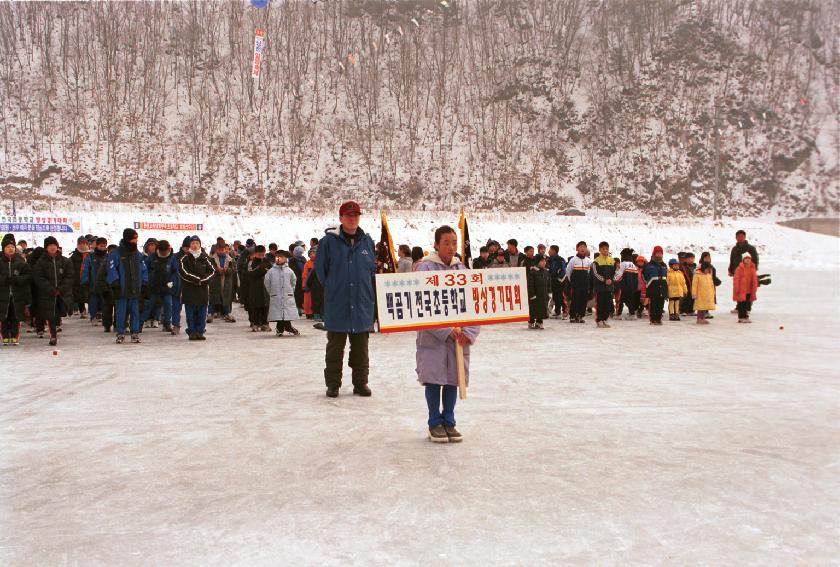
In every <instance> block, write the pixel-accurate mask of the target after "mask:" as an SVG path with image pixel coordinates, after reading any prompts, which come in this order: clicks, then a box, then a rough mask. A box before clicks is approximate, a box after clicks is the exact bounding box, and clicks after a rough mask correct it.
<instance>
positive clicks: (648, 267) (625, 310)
mask: <svg viewBox="0 0 840 567" xmlns="http://www.w3.org/2000/svg"><path fill="white" fill-rule="evenodd" d="M745 236H746V235H745V234H744V233H743V231H739V232H738V235H737V238H738V243H737V244H736V246H735V248H733V251H732V256H731V258H730V264H729V273H730V275H731V276H732V278H733V300H734V301H735V302H736V303H737V307H736V311H737V313H738V322H739V323H749V322H750V309H751V306H752V303H753V302H754V301H756V299H757V290H758V287H759V283H760V282H759V275H758V273H757V266H758V255H757V252H756V250H755V248H754V247H753V246H752V245H750V244H749V243H747V242H746V238H745ZM318 242H319V241H318V239H317V238H312V239H311V240H310V241H309V246H308V252H307V247H306V244H305V243H304V242H302V241H296V242H294V243H292V244H290V245H289V246H288V250H285V249H280V248H279V247H278V246H277V244H274V243H271V244H268V246H267V247H266V246H265V245H262V244H257V243H256V242H255V241H254V240H253V239H248V240H246V241H245V243H242V242H240V241H238V240H237V241H235V242H233V244H232V245H230V244H228V243H227V242H226V241H225V240H224V239H223V238H221V237H220V238H217V239H216V242H215V243H214V244H213V245H212V246H211V247H210V249H209V250H207V251H205V249H204V247H203V246H202V242H201V239H200V238H199V237H198V236H188V237H186V238H184V239H183V242H182V243H181V246H180V247H179V248H178V249H177V250H176V249H174V247H173V246H172V245H170V243H169V242H168V241H167V240H156V239H154V238H149V239H148V240H147V241H146V243H145V244H144V246H143V247H142V249H139V248H138V234H137V232H136V231H135V230H134V229H131V228H127V229H125V230H124V231H123V234H122V239H121V240H120V242H119V243H117V244H109V243H108V241H107V240H106V239H105V238H102V237H96V236H93V235H86V236H83V237H79V239H78V241H77V247H76V249H75V250H73V252H72V253H71V254H70V255H69V256H66V257H65V256H64V255H63V254H62V250H61V248H60V246H59V243H58V241H57V240H56V238H54V237H52V236H50V237H47V238H46V239H45V240H44V243H43V246H42V247H36V248H28V247H27V243H26V242H25V241H20V242H17V241H16V240H15V237H14V235H12V234H7V235H5V237H4V238H3V241H2V245H3V254H2V263H0V330H2V337H3V344H4V345H17V344H18V343H19V340H20V329H21V322H24V323H25V324H27V325H29V326H30V329H29V331H30V332H32V333H34V334H35V336H37V337H39V338H43V337H45V335H46V334H48V335H49V344H50V345H56V344H57V342H58V334H59V333H60V332H61V331H62V328H61V320H62V318H64V317H69V316H72V315H74V314H78V315H79V316H81V317H88V318H89V320H90V321H91V323H92V324H93V325H101V326H102V328H103V329H104V331H105V332H106V333H114V334H115V335H116V342H117V343H123V342H124V341H125V340H126V336H127V335H128V337H130V340H131V342H133V343H139V342H140V335H141V333H142V332H143V329H144V328H145V329H149V328H157V327H160V328H161V330H162V331H164V332H167V333H169V334H171V335H178V334H180V333H181V327H182V318H181V316H182V312H183V314H184V316H185V320H186V329H185V334H186V335H187V337H188V338H189V339H190V340H199V341H200V340H204V339H205V331H206V325H207V324H208V323H212V322H214V321H221V322H227V323H235V322H236V320H235V318H234V317H233V314H232V310H231V307H232V305H233V303H235V302H239V303H241V304H242V305H243V307H244V308H245V310H246V312H247V313H248V319H249V328H250V330H251V331H252V332H264V331H270V330H271V327H270V325H269V323H275V329H274V330H275V333H276V334H277V335H278V336H282V335H283V334H286V333H288V334H290V335H299V331H298V330H297V329H296V328H295V327H294V325H293V322H294V321H296V320H298V319H300V318H306V319H310V320H312V322H313V323H314V327H315V328H317V329H320V330H323V329H324V327H323V324H322V309H323V304H324V289H323V286H322V285H321V283H320V282H319V281H318V276H317V273H316V271H315V270H314V269H313V267H314V263H315V258H316V255H317V247H318ZM397 252H398V256H399V261H398V262H397V265H396V266H395V268H397V269H398V270H399V271H403V272H405V271H413V270H417V269H419V268H420V266H421V265H422V263H423V262H426V261H428V256H427V253H426V252H424V251H423V249H422V248H420V247H417V246H415V247H413V248H410V247H409V246H408V245H405V244H404V245H401V246H399V248H398V250H397ZM663 256H664V251H663V249H662V247H661V246H656V247H654V249H653V251H652V254H651V257H650V259H648V258H645V257H644V256H642V255H640V254H637V253H636V252H635V251H634V250H632V249H630V248H624V249H623V250H621V252H620V254H619V257H618V258H614V257H613V256H612V254H611V252H610V246H609V243H607V242H600V243H599V244H598V251H597V252H596V253H594V254H591V253H590V250H589V246H588V245H587V243H586V242H583V241H581V242H578V243H577V246H576V249H575V254H574V255H572V256H569V257H563V256H562V255H561V254H560V248H559V247H558V246H557V245H552V246H548V247H547V246H545V245H543V244H540V245H539V246H537V247H536V248H534V247H533V246H526V247H525V248H524V250H523V251H521V252H520V250H519V244H518V242H517V241H516V239H511V240H508V241H507V243H506V247H505V248H504V249H503V248H502V246H501V245H500V244H499V243H498V242H497V241H494V240H490V241H488V242H487V244H486V246H482V247H481V248H480V250H479V255H478V256H477V257H476V258H475V259H474V260H473V261H472V268H473V269H495V268H506V267H524V268H526V269H527V275H528V277H527V282H528V305H529V310H530V320H529V323H528V326H529V328H531V329H543V328H544V320H545V319H548V318H552V319H568V320H569V322H570V323H573V324H574V323H583V322H584V321H585V319H586V317H587V315H588V314H590V313H592V314H594V321H595V324H596V326H598V327H599V328H609V327H610V324H609V321H610V320H611V319H618V318H623V319H641V318H642V317H643V316H644V312H645V311H647V316H648V319H649V321H650V324H651V325H661V324H662V316H663V311H664V306H665V304H667V308H668V319H669V321H680V320H681V319H682V318H683V317H685V316H691V317H694V318H696V322H697V323H698V324H703V325H705V324H708V323H709V320H710V319H712V318H713V316H712V315H711V312H712V311H715V309H716V307H717V294H716V288H717V286H719V285H720V284H721V280H720V279H719V278H718V277H717V271H716V269H715V267H714V266H713V265H712V259H711V255H710V253H709V252H703V254H702V255H701V256H700V262H699V265H698V263H696V262H695V256H694V254H693V253H691V252H680V253H679V254H677V255H676V257H675V258H671V259H669V260H668V261H667V264H666V261H665V260H664V258H663ZM736 256H737V258H736ZM762 277H764V276H762ZM761 283H769V280H763V281H762V282H761Z"/></svg>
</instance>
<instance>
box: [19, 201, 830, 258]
mask: <svg viewBox="0 0 840 567" xmlns="http://www.w3.org/2000/svg"><path fill="white" fill-rule="evenodd" d="M138 207H141V206H139V205H136V204H131V205H119V204H112V203H108V204H101V205H95V204H94V205H92V206H91V205H89V206H88V208H87V210H77V211H72V210H66V209H60V210H59V209H57V210H55V211H53V212H52V213H51V214H54V215H61V216H64V217H67V218H68V219H70V220H71V221H78V222H79V224H80V231H81V234H86V233H90V234H95V235H98V236H105V237H107V238H109V239H110V240H111V241H112V242H116V241H118V240H119V238H120V237H121V235H122V231H123V229H124V228H125V227H132V226H134V223H135V222H155V223H194V224H201V225H203V230H201V231H192V232H197V233H198V235H199V236H200V237H201V238H202V240H203V242H204V243H205V244H206V245H207V246H209V245H210V244H212V243H214V242H215V240H216V237H217V236H222V237H224V238H225V239H226V240H227V241H228V242H233V240H235V239H240V240H242V241H244V240H245V239H246V238H247V237H253V238H254V239H256V240H257V241H258V242H261V243H264V244H268V243H269V242H276V243H278V244H279V245H280V246H281V247H286V246H288V245H289V244H290V243H292V242H294V241H296V240H298V239H300V240H303V241H304V242H307V243H308V242H309V239H310V238H312V237H321V236H323V234H324V229H325V228H327V227H330V226H336V225H337V222H338V218H337V216H338V215H337V213H336V214H315V213H311V212H309V213H307V212H296V211H290V210H283V209H278V210H268V211H260V209H253V210H249V209H245V208H243V209H231V208H226V209H225V208H221V209H220V208H209V207H201V206H196V207H193V206H185V205H180V206H179V205H159V206H153V205H149V206H147V207H145V206H144V207H143V208H138ZM362 207H363V208H364V209H365V210H366V214H365V215H364V217H363V219H362V224H361V226H362V228H363V229H364V230H366V231H368V232H370V233H371V234H372V235H373V237H374V239H378V238H379V233H380V229H381V225H380V219H379V210H377V209H373V208H368V207H367V205H366V204H365V203H362ZM37 212H39V211H26V213H37ZM42 212H43V211H42ZM587 213H588V214H587V216H585V217H566V216H558V215H556V214H553V213H523V212H519V213H469V211H468V216H467V218H468V221H469V223H470V224H469V226H470V235H471V238H472V244H473V255H474V256H477V255H478V247H479V246H480V245H481V244H484V243H485V242H486V241H487V239H488V238H494V239H496V240H499V241H501V242H502V243H504V242H505V241H506V240H507V239H508V238H517V239H518V240H519V242H520V248H522V247H524V246H525V245H526V244H531V245H534V246H536V245H537V244H538V243H540V242H542V243H545V244H546V245H550V244H558V245H559V246H560V250H561V253H562V254H564V255H566V256H569V255H572V254H574V250H575V244H576V243H577V242H578V241H579V240H586V241H587V242H589V244H590V246H591V247H592V249H593V250H595V249H596V246H597V243H598V242H600V241H601V240H607V241H608V242H609V243H610V244H611V246H612V250H613V251H614V253H615V254H617V253H618V251H619V250H620V249H621V248H623V247H625V246H629V247H632V248H634V249H635V250H636V251H637V252H639V253H641V254H643V255H645V256H647V257H650V254H651V251H652V250H653V247H654V246H655V245H657V244H658V245H661V246H662V247H663V248H664V249H665V253H666V260H667V258H668V257H669V256H676V253H677V252H679V251H681V250H691V251H693V252H694V253H695V254H697V256H698V257H699V254H700V252H702V251H704V250H709V251H711V252H712V256H713V260H714V263H715V264H716V265H717V266H718V267H719V268H723V269H725V268H726V266H727V264H728V258H729V251H730V249H731V248H732V245H733V244H734V242H735V231H736V230H738V229H740V228H743V229H744V230H746V231H747V234H748V238H749V241H750V242H751V243H752V244H754V245H755V246H756V247H757V248H758V251H759V254H760V255H761V262H762V264H763V266H764V268H765V269H764V270H762V271H766V269H769V268H774V269H793V268H801V269H806V270H829V271H835V272H836V271H838V270H840V239H837V238H835V237H832V236H826V235H820V234H812V233H807V232H803V231H800V230H796V229H792V228H787V227H783V226H780V225H778V224H776V222H775V219H772V218H753V219H750V218H745V219H725V220H720V221H712V220H707V219H692V220H686V219H654V218H650V217H645V216H641V215H623V216H616V215H614V214H611V213H607V212H603V211H587ZM18 214H19V215H20V214H24V213H21V212H19V213H18ZM44 214H46V212H44ZM388 221H389V225H390V228H391V231H392V234H393V237H394V244H395V245H398V244H403V243H405V244H410V245H412V246H422V247H423V248H425V249H430V248H431V245H432V242H433V240H434V231H435V229H436V228H437V227H439V226H440V225H441V224H447V223H448V224H450V225H452V226H457V222H458V213H457V212H441V211H393V212H389V213H388ZM139 233H140V242H141V243H142V242H144V241H145V240H146V239H147V238H149V237H155V238H167V239H169V240H170V242H172V243H176V244H178V243H180V242H181V241H182V240H183V238H184V236H186V235H187V234H189V233H190V232H187V231H161V230H140V231H139ZM78 235H79V232H75V233H72V234H71V233H68V234H59V235H56V236H57V237H58V239H59V242H61V243H62V245H63V246H64V247H65V249H66V250H67V251H68V253H69V251H70V250H72V249H73V248H74V247H75V245H76V242H75V240H76V237H77V236H78ZM17 236H18V237H19V238H27V239H28V241H29V243H30V245H31V244H33V243H40V242H42V241H43V239H44V237H46V236H47V234H18V235H17Z"/></svg>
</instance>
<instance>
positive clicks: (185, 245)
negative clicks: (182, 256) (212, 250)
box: [181, 236, 192, 248]
mask: <svg viewBox="0 0 840 567" xmlns="http://www.w3.org/2000/svg"><path fill="white" fill-rule="evenodd" d="M191 240H192V238H191V237H189V236H187V237H185V238H184V241H183V242H182V243H181V248H189V247H190V241H191Z"/></svg>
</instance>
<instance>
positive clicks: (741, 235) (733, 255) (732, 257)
mask: <svg viewBox="0 0 840 567" xmlns="http://www.w3.org/2000/svg"><path fill="white" fill-rule="evenodd" d="M747 252H749V254H750V257H752V263H753V264H754V265H755V269H756V270H757V269H758V251H757V250H756V249H755V246H753V245H752V244H750V243H749V242H747V233H746V231H743V230H739V231H738V232H736V233H735V246H733V247H732V251H731V252H730V253H729V270H728V271H729V277H730V278H731V277H732V276H734V275H735V270H737V269H738V265H739V264H740V263H741V258H743V257H744V254H746V253H747Z"/></svg>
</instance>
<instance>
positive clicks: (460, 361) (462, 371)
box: [455, 328, 467, 400]
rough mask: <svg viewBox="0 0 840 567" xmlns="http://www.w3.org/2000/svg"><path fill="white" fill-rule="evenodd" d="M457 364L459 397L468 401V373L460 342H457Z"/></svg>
mask: <svg viewBox="0 0 840 567" xmlns="http://www.w3.org/2000/svg"><path fill="white" fill-rule="evenodd" d="M458 330H460V328H458ZM455 364H456V365H457V366H458V395H459V397H460V398H461V399H462V400H466V399H467V372H466V368H465V367H464V347H463V346H462V345H461V343H459V342H458V341H455Z"/></svg>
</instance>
